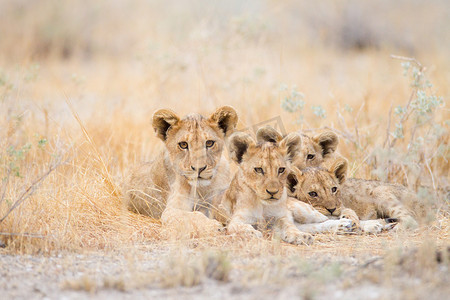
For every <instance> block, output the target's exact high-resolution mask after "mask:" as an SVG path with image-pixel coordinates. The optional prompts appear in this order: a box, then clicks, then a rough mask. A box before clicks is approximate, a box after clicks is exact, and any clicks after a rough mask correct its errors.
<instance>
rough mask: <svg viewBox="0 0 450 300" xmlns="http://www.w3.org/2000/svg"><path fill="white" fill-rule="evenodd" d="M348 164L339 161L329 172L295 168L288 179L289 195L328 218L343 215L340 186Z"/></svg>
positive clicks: (313, 168) (316, 168) (318, 169)
mask: <svg viewBox="0 0 450 300" xmlns="http://www.w3.org/2000/svg"><path fill="white" fill-rule="evenodd" d="M346 171H347V162H346V161H345V160H344V159H339V160H337V161H336V162H335V163H334V164H333V165H332V166H331V167H330V169H329V170H326V169H324V168H321V167H311V168H306V169H303V170H301V171H300V170H299V169H297V168H293V169H292V172H291V173H290V174H289V176H288V179H287V186H288V194H289V196H291V197H294V198H296V199H298V200H300V201H303V202H306V203H309V204H311V205H312V206H313V207H314V208H315V209H316V210H318V211H319V212H320V213H322V214H324V215H326V216H339V215H340V214H341V205H342V202H341V198H340V197H341V195H340V184H341V183H342V182H343V181H344V180H345V173H346Z"/></svg>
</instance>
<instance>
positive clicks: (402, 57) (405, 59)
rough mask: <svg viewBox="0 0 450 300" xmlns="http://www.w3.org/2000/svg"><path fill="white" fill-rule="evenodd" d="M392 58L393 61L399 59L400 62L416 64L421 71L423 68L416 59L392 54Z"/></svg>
mask: <svg viewBox="0 0 450 300" xmlns="http://www.w3.org/2000/svg"><path fill="white" fill-rule="evenodd" d="M391 58H393V59H399V60H404V61H410V62H413V63H415V64H416V65H418V66H419V68H420V69H422V68H423V66H422V64H421V63H420V62H418V61H417V60H416V59H415V58H413V57H406V56H401V55H393V54H391Z"/></svg>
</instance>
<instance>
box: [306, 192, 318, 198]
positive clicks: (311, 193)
mask: <svg viewBox="0 0 450 300" xmlns="http://www.w3.org/2000/svg"><path fill="white" fill-rule="evenodd" d="M308 195H310V196H311V197H317V193H316V192H309V193H308Z"/></svg>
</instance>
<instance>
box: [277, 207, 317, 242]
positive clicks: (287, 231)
mask: <svg viewBox="0 0 450 300" xmlns="http://www.w3.org/2000/svg"><path fill="white" fill-rule="evenodd" d="M274 230H275V231H276V232H277V233H278V234H279V235H280V237H281V239H282V240H283V241H285V242H287V243H290V244H294V245H311V244H312V243H313V241H314V238H313V237H312V235H311V234H309V233H306V232H302V231H300V230H298V228H297V227H296V226H295V224H294V221H293V220H292V216H291V215H290V214H289V213H287V215H286V216H283V217H281V218H279V219H278V220H277V222H276V223H275V225H274Z"/></svg>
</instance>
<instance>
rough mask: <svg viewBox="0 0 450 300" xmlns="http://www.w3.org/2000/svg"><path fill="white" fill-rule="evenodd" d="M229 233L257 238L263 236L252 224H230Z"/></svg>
mask: <svg viewBox="0 0 450 300" xmlns="http://www.w3.org/2000/svg"><path fill="white" fill-rule="evenodd" d="M228 233H229V234H237V235H241V236H245V237H256V238H262V236H263V235H262V233H261V231H258V230H256V229H254V228H253V226H252V225H250V224H239V225H238V224H230V225H228Z"/></svg>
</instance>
